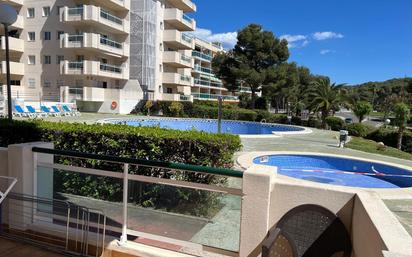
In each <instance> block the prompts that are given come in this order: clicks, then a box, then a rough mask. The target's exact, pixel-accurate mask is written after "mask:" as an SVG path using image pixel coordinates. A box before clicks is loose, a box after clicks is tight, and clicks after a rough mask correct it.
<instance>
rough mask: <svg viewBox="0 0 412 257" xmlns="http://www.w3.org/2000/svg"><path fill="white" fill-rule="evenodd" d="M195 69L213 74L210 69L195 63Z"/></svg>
mask: <svg viewBox="0 0 412 257" xmlns="http://www.w3.org/2000/svg"><path fill="white" fill-rule="evenodd" d="M195 70H197V71H200V72H204V73H208V74H213V71H212V69H209V68H205V67H202V66H200V65H195Z"/></svg>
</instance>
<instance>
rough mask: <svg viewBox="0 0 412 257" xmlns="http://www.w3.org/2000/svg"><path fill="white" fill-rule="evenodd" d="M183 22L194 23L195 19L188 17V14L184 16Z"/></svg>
mask: <svg viewBox="0 0 412 257" xmlns="http://www.w3.org/2000/svg"><path fill="white" fill-rule="evenodd" d="M182 18H183V20H185V21H187V22H189V23H193V21H194V20H193V18H190V17H189V16H187V15H186V14H183V15H182Z"/></svg>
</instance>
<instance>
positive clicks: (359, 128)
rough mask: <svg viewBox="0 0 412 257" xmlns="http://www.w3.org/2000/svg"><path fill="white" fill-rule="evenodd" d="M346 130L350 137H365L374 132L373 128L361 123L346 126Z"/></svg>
mask: <svg viewBox="0 0 412 257" xmlns="http://www.w3.org/2000/svg"><path fill="white" fill-rule="evenodd" d="M346 130H347V131H348V132H349V135H350V136H355V137H366V136H367V135H368V134H369V133H371V132H372V131H373V130H375V128H374V127H372V126H369V125H365V124H362V123H353V124H349V125H347V126H346Z"/></svg>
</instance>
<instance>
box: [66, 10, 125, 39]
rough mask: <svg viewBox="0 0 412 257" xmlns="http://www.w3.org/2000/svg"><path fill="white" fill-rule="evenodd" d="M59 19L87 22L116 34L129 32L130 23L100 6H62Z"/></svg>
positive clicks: (77, 22)
mask: <svg viewBox="0 0 412 257" xmlns="http://www.w3.org/2000/svg"><path fill="white" fill-rule="evenodd" d="M61 21H62V22H69V23H71V24H79V25H80V24H89V25H94V26H98V27H100V28H101V29H104V30H107V31H110V32H112V33H118V34H129V32H130V24H129V22H125V20H124V19H122V18H120V17H117V16H115V15H113V14H111V13H109V12H107V11H105V10H103V9H102V8H100V7H97V6H94V5H83V6H80V7H74V8H68V7H64V8H63V11H62V12H61Z"/></svg>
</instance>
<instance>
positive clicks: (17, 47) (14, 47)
mask: <svg viewBox="0 0 412 257" xmlns="http://www.w3.org/2000/svg"><path fill="white" fill-rule="evenodd" d="M9 49H10V52H16V53H23V52H24V40H23V39H19V38H14V37H9ZM0 50H1V51H6V37H5V36H1V37H0Z"/></svg>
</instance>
